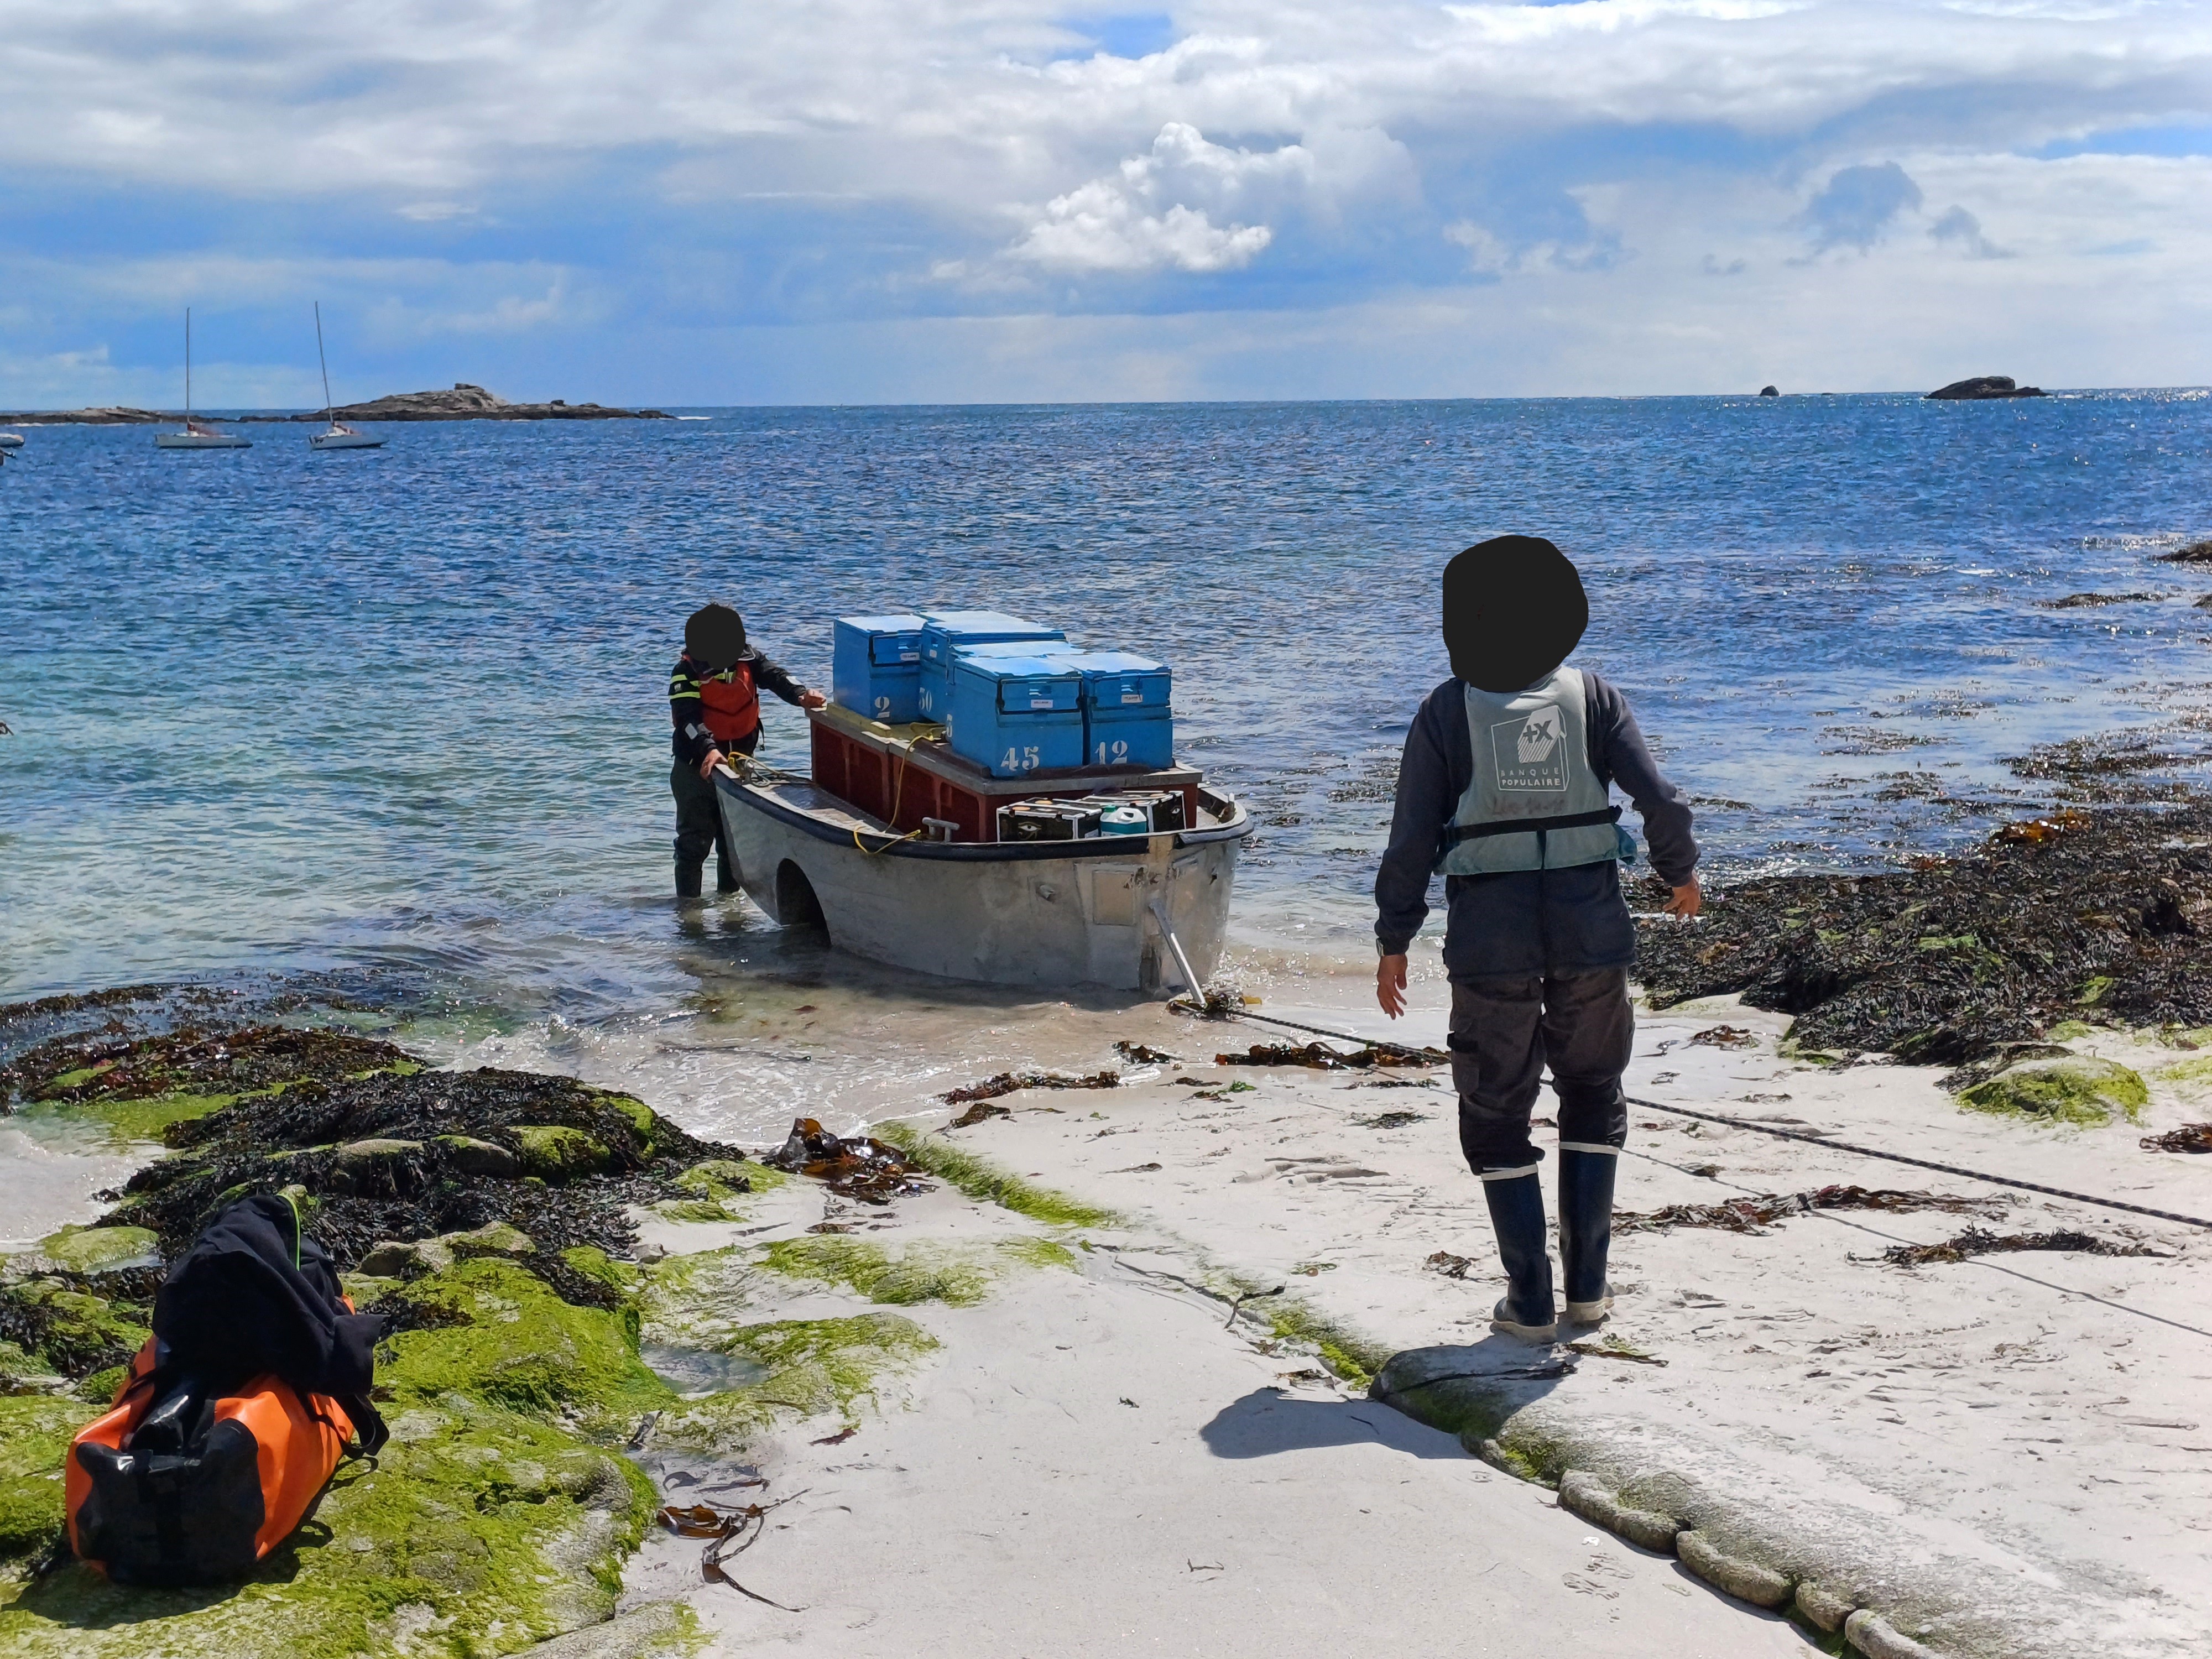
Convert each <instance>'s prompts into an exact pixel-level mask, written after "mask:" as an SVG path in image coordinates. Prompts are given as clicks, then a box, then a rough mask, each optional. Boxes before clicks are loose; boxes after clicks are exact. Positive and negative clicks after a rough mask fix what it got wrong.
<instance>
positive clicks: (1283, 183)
mask: <svg viewBox="0 0 2212 1659" xmlns="http://www.w3.org/2000/svg"><path fill="white" fill-rule="evenodd" d="M1313 173H1314V159H1313V155H1312V154H1311V152H1310V151H1308V150H1306V149H1303V148H1302V147H1300V146H1299V145H1297V144H1285V145H1284V146H1283V147H1282V148H1280V149H1273V150H1267V151H1264V152H1258V153H1255V152H1254V151H1251V150H1246V149H1228V148H1226V147H1225V146H1223V145H1220V144H1212V143H1207V142H1206V136H1205V135H1204V134H1203V133H1201V132H1200V131H1199V130H1198V129H1197V128H1196V127H1194V126H1191V125H1188V124H1186V123H1184V122H1182V121H1170V122H1169V123H1168V124H1167V125H1165V126H1164V127H1162V128H1161V129H1160V132H1159V136H1158V137H1157V138H1155V139H1153V141H1152V149H1149V150H1147V151H1146V152H1145V153H1144V154H1143V155H1132V156H1130V157H1128V158H1127V160H1125V161H1123V162H1122V163H1121V166H1120V167H1116V168H1115V170H1114V171H1113V172H1112V173H1108V174H1106V175H1105V176H1103V178H1098V179H1091V181H1090V182H1089V183H1088V184H1085V185H1079V186H1078V187H1077V188H1075V189H1074V190H1072V191H1068V192H1067V194H1066V195H1065V196H1056V197H1054V198H1053V199H1052V200H1051V201H1050V202H1048V203H1047V204H1045V209H1044V212H1043V215H1042V216H1041V217H1040V218H1038V219H1037V220H1036V222H1035V223H1033V224H1031V225H1030V228H1029V230H1028V233H1027V234H1025V235H1024V236H1023V237H1022V239H1021V240H1019V241H1018V242H1017V243H1015V244H1014V246H1013V247H1012V249H1011V250H1009V251H1010V252H1012V255H1013V257H1014V258H1018V259H1024V260H1028V261H1030V262H1031V263H1033V264H1038V265H1042V266H1043V267H1045V268H1046V269H1047V270H1055V271H1085V270H1106V271H1144V270H1160V269H1162V268H1164V267H1166V268H1172V269H1174V270H1194V271H1212V270H1237V269H1238V268H1239V267H1241V266H1243V265H1247V264H1250V263H1251V262H1252V260H1253V259H1254V258H1255V257H1257V256H1258V255H1259V253H1260V252H1261V250H1263V249H1264V248H1266V246H1267V244H1268V243H1269V242H1270V241H1272V240H1274V232H1273V230H1272V229H1271V228H1269V227H1267V226H1266V225H1263V224H1261V225H1246V224H1237V223H1235V222H1229V223H1225V224H1219V225H1217V224H1215V223H1214V222H1213V221H1212V217H1211V216H1210V214H1211V210H1216V209H1219V210H1233V209H1234V207H1235V206H1236V205H1237V204H1243V203H1246V202H1256V201H1257V200H1259V199H1261V198H1265V197H1276V198H1279V197H1281V196H1283V195H1284V194H1285V192H1286V191H1290V190H1295V189H1296V188H1297V186H1299V185H1303V184H1304V183H1305V182H1307V181H1308V180H1310V179H1311V178H1312V177H1313ZM1194 198H1195V199H1196V200H1197V201H1199V202H1200V203H1201V204H1203V205H1200V206H1195V207H1194V206H1193V205H1191V203H1192V200H1193V199H1194Z"/></svg>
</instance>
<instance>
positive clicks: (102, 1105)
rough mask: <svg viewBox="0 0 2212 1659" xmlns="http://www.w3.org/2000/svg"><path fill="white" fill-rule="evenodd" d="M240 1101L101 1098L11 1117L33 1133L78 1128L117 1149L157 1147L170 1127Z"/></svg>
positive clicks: (37, 1107) (186, 1096) (56, 1103)
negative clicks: (147, 1144) (42, 1129)
mask: <svg viewBox="0 0 2212 1659" xmlns="http://www.w3.org/2000/svg"><path fill="white" fill-rule="evenodd" d="M243 1098H244V1097H243V1096H240V1095H201V1094H191V1093H187V1092H182V1091H180V1092H178V1093H174V1094H161V1095H148V1096H144V1097H139V1098H125V1097H120V1096H103V1097H99V1098H97V1099H92V1100H84V1101H63V1100H40V1101H33V1103H31V1104H29V1105H27V1106H25V1107H22V1108H21V1109H19V1110H18V1111H17V1112H16V1114H15V1116H16V1118H17V1121H20V1122H21V1123H22V1124H23V1125H24V1126H25V1127H27V1128H29V1129H32V1130H33V1132H35V1131H36V1130H37V1129H38V1128H40V1127H46V1126H52V1127H57V1128H59V1127H80V1126H81V1127H86V1128H89V1129H92V1130H94V1131H96V1132H98V1133H100V1135H101V1136H102V1137H103V1138H104V1139H106V1140H108V1141H110V1142H112V1144H114V1145H116V1146H140V1145H143V1144H145V1143H147V1142H151V1143H153V1144H154V1145H155V1146H159V1145H161V1141H162V1139H163V1137H164V1135H165V1134H166V1133H167V1131H168V1127H169V1126H170V1125H171V1124H172V1123H189V1122H190V1121H192V1120H193V1119H194V1118H202V1117H205V1116H207V1115H208V1114H210V1112H219V1111H221V1110H222V1109H223V1108H224V1107H226V1106H228V1105H231V1104H233V1103H235V1102H237V1101H239V1100H240V1099H243Z"/></svg>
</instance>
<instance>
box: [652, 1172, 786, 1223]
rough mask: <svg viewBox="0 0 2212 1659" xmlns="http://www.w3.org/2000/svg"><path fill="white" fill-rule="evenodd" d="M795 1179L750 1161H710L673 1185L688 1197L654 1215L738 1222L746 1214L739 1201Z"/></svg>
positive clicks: (667, 1203) (665, 1203) (674, 1200)
mask: <svg viewBox="0 0 2212 1659" xmlns="http://www.w3.org/2000/svg"><path fill="white" fill-rule="evenodd" d="M790 1179H791V1177H790V1176H787V1175H786V1174H785V1173H784V1172H783V1171H782V1170H772V1169H770V1168H769V1166H768V1165H767V1164H756V1163H754V1162H753V1161H752V1160H751V1159H750V1158H707V1159H705V1160H703V1161H702V1162H700V1163H697V1164H693V1165H692V1166H691V1167H690V1169H688V1170H684V1173H683V1174H681V1175H679V1176H677V1177H676V1179H675V1181H674V1182H673V1183H672V1184H673V1185H674V1186H675V1187H676V1188H677V1190H678V1191H679V1192H681V1193H683V1194H685V1195H684V1197H682V1198H672V1199H667V1200H663V1201H662V1202H661V1203H659V1204H656V1205H654V1206H653V1211H654V1213H656V1214H658V1215H659V1216H662V1217H664V1218H666V1219H667V1220H670V1221H737V1220H741V1219H742V1218H744V1206H743V1205H742V1204H740V1203H739V1202H738V1200H739V1199H741V1198H744V1197H745V1196H748V1195H750V1194H753V1193H765V1192H769V1191H772V1190H773V1189H775V1188H777V1187H780V1186H781V1185H782V1184H783V1183H784V1182H787V1181H788V1180H790Z"/></svg>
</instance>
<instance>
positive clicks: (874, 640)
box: [837, 615, 922, 666]
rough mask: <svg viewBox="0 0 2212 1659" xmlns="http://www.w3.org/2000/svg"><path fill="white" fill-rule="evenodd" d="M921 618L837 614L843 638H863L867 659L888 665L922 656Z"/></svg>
mask: <svg viewBox="0 0 2212 1659" xmlns="http://www.w3.org/2000/svg"><path fill="white" fill-rule="evenodd" d="M921 629H922V621H921V617H916V616H912V615H902V616H890V617H838V618H837V634H838V635H839V636H840V637H841V638H842V639H848V640H853V641H854V643H855V644H858V643H859V642H860V641H861V640H865V641H866V643H867V647H868V660H869V661H871V662H873V663H878V664H882V665H889V666H896V665H901V664H905V663H918V662H920V661H921ZM855 636H857V638H856V637H855Z"/></svg>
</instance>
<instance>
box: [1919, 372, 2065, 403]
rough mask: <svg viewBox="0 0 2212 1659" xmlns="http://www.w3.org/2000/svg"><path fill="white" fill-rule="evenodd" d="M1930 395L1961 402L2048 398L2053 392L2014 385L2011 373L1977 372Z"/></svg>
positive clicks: (1939, 388)
mask: <svg viewBox="0 0 2212 1659" xmlns="http://www.w3.org/2000/svg"><path fill="white" fill-rule="evenodd" d="M1928 395H1929V397H1931V398H1945V399H1947V400H1949V401H1953V402H1960V401H1972V400H1975V399H1978V398H2047V397H2049V396H2050V395H2051V394H2050V393H2049V392H2045V390H2044V389H2043V388H2042V387H2041V386H2015V385H2014V384H2013V380H2012V376H2011V375H2009V374H1977V375H1976V376H1974V378H1973V379H1972V380H1954V381H1952V382H1951V384H1950V385H1948V386H1940V387H1938V388H1937V389H1936V391H1934V392H1929V394H1928Z"/></svg>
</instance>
